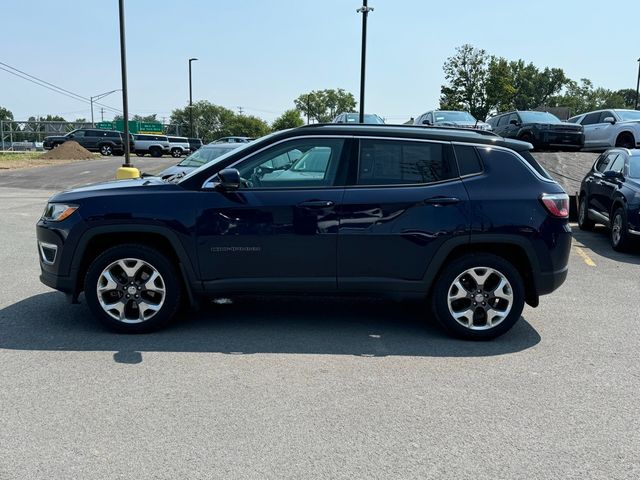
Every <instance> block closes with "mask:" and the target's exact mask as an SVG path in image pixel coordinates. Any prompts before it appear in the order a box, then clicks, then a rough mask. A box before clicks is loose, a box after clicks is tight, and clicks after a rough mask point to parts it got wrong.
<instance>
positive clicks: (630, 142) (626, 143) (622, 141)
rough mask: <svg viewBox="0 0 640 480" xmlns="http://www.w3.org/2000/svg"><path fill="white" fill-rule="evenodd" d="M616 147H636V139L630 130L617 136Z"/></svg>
mask: <svg viewBox="0 0 640 480" xmlns="http://www.w3.org/2000/svg"><path fill="white" fill-rule="evenodd" d="M616 147H620V148H636V140H635V138H633V135H632V134H631V133H629V132H622V133H621V134H620V135H618V138H616Z"/></svg>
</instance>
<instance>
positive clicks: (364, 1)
mask: <svg viewBox="0 0 640 480" xmlns="http://www.w3.org/2000/svg"><path fill="white" fill-rule="evenodd" d="M356 12H358V13H362V54H361V57H360V123H364V65H365V60H366V57H367V16H368V15H369V12H373V7H369V6H368V5H367V0H362V7H361V8H359V9H358V10H356Z"/></svg>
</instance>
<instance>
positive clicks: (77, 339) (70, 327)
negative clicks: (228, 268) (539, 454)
mask: <svg viewBox="0 0 640 480" xmlns="http://www.w3.org/2000/svg"><path fill="white" fill-rule="evenodd" d="M425 318H426V316H425V315H424V312H422V311H421V304H419V303H409V302H407V303H397V302H393V301H390V300H380V299H353V298H335V297H330V298H316V297H275V298H274V297H270V298H266V297H259V298H255V297H241V298H238V299H237V300H236V301H235V302H234V303H233V304H231V305H214V306H211V307H207V308H205V309H203V310H201V311H199V312H189V313H184V314H182V315H181V316H180V317H179V318H178V319H177V321H176V322H174V323H173V324H172V325H170V326H169V327H168V328H166V329H164V330H161V331H159V332H155V333H151V334H145V335H124V334H117V333H113V332H111V331H109V330H107V329H105V328H104V327H102V326H101V324H99V323H98V321H97V320H96V319H95V318H94V317H93V316H92V315H91V313H90V312H89V309H88V308H87V306H86V305H85V304H80V305H70V304H69V303H68V302H67V301H66V299H65V298H64V296H63V295H61V294H59V293H55V292H51V293H43V294H40V295H35V296H32V297H30V298H27V299H25V300H22V301H20V302H17V303H15V304H13V305H9V306H7V307H6V308H4V309H2V310H0V348H3V349H13V350H54V351H55V350H60V351H113V352H116V353H115V354H114V360H115V361H116V362H119V363H140V362H141V361H142V354H141V352H142V353H143V352H212V353H225V354H234V355H240V354H253V353H290V354H332V355H357V356H363V357H381V356H390V355H406V356H425V357H481V356H492V355H503V354H507V353H513V352H519V351H521V350H525V349H527V348H530V347H532V346H534V345H536V344H537V343H538V342H540V335H538V332H537V331H536V330H535V329H534V328H533V327H532V326H531V325H530V324H529V323H528V322H527V321H526V320H525V319H524V318H521V319H520V321H519V322H518V323H517V324H516V325H515V326H514V327H513V328H512V329H511V331H509V332H507V333H506V334H505V335H503V336H502V337H500V338H498V339H496V340H493V341H489V342H469V341H462V340H457V339H453V338H450V337H449V336H447V335H446V334H445V333H444V332H443V331H442V330H441V328H440V327H439V326H438V325H436V324H435V322H433V321H428V320H425Z"/></svg>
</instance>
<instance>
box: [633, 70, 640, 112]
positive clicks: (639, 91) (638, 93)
mask: <svg viewBox="0 0 640 480" xmlns="http://www.w3.org/2000/svg"><path fill="white" fill-rule="evenodd" d="M638 97H640V58H639V59H638V81H637V82H636V106H635V107H634V108H635V109H636V110H638V101H639V100H640V99H639V98H638Z"/></svg>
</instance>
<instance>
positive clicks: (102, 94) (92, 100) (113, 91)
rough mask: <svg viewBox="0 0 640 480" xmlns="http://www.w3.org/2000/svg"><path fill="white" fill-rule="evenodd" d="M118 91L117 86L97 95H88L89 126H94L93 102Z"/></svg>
mask: <svg viewBox="0 0 640 480" xmlns="http://www.w3.org/2000/svg"><path fill="white" fill-rule="evenodd" d="M119 91H120V89H119V88H118V89H116V90H110V91H108V92H105V93H101V94H99V95H94V96H93V97H89V99H90V103H91V126H92V127H95V126H96V124H95V123H94V121H93V102H95V101H96V100H100V99H101V98H104V97H106V96H107V95H111V94H112V93H115V92H119Z"/></svg>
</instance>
